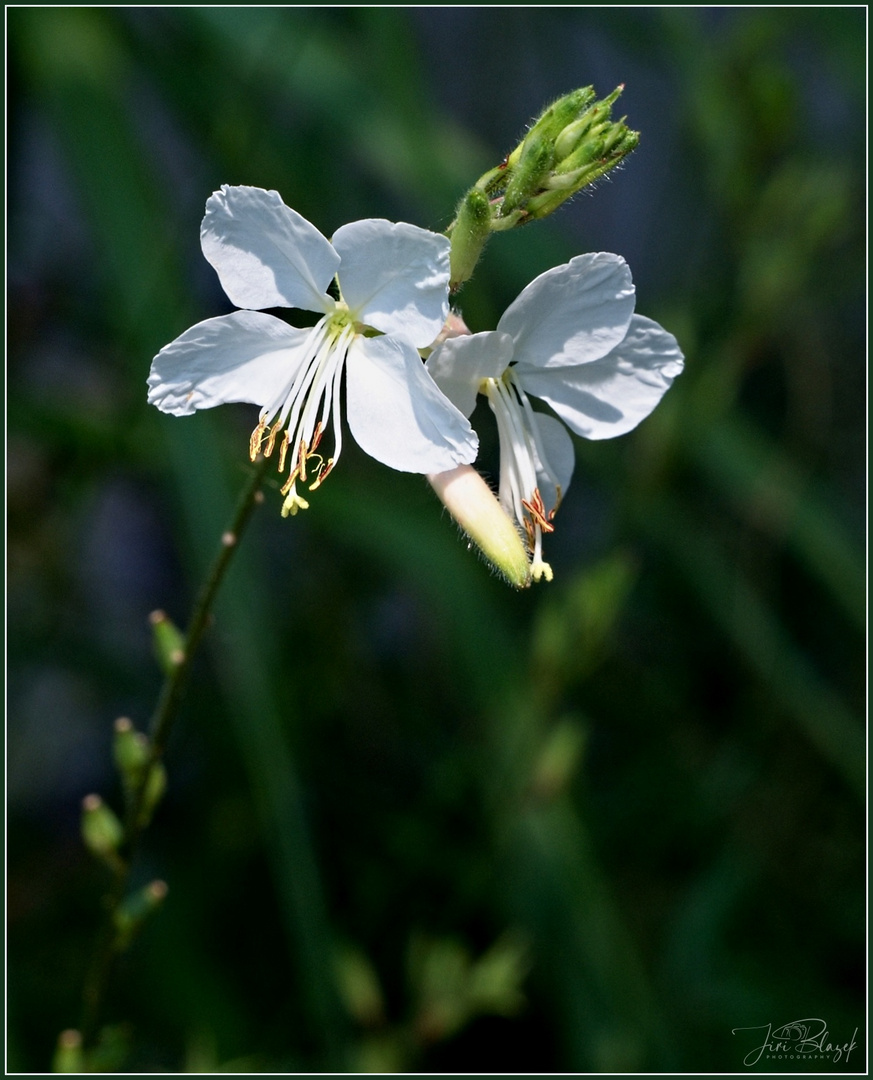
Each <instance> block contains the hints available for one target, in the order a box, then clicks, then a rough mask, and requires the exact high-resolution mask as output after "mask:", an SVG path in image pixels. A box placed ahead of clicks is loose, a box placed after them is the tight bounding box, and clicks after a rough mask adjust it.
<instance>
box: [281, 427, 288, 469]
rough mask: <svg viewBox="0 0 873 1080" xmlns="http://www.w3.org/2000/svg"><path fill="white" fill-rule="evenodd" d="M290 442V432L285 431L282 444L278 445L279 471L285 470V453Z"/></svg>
mask: <svg viewBox="0 0 873 1080" xmlns="http://www.w3.org/2000/svg"><path fill="white" fill-rule="evenodd" d="M290 443H291V432H290V431H287V430H286V431H285V438H284V439H283V440H282V445H281V446H280V447H279V472H284V471H285V455H286V454H287V453H288V446H289V445H290Z"/></svg>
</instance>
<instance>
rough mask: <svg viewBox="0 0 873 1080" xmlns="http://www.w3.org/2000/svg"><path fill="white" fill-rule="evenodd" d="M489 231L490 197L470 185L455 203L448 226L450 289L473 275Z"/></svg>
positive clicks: (455, 287) (489, 233)
mask: <svg viewBox="0 0 873 1080" xmlns="http://www.w3.org/2000/svg"><path fill="white" fill-rule="evenodd" d="M490 235H491V200H490V199H489V198H488V196H487V195H486V194H485V192H484V191H482V190H480V189H479V188H478V187H474V188H471V189H470V190H469V191H468V192H467V194H466V195H465V196H464V198H463V199H462V200H461V203H460V205H459V206H458V212H457V214H456V216H455V220H454V222H453V223H452V225H451V227H450V229H449V236H450V237H451V240H452V247H451V252H450V254H449V266H450V282H449V288H450V289H452V290H454V289H457V288H458V286H459V285H461V284H463V282H465V281H468V280H469V279H470V278H471V277H472V276H473V270H474V269H475V267H476V263H477V262H478V261H479V256H480V255H481V254H482V249H483V248H484V247H485V244H486V242H487V240H488V237H489V236H490Z"/></svg>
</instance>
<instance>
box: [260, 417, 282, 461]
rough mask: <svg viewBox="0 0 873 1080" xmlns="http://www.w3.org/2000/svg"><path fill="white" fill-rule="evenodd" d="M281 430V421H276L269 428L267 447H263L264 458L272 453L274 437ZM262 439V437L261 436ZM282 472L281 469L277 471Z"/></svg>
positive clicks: (274, 443)
mask: <svg viewBox="0 0 873 1080" xmlns="http://www.w3.org/2000/svg"><path fill="white" fill-rule="evenodd" d="M281 428H282V421H281V420H277V421H276V423H275V424H273V426H272V427H271V428H270V434H269V435H268V436H267V445H266V446H265V447H264V457H269V456H270V454H272V453H273V447H274V446H275V445H276V436H277V435H278V434H279V431H280V430H281ZM262 437H263V436H262ZM279 471H280V472H281V471H282V470H281V469H280V470H279Z"/></svg>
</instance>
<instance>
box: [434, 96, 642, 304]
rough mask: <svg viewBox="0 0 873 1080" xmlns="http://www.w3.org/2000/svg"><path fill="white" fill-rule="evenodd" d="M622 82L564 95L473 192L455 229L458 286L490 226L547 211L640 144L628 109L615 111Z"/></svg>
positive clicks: (495, 228)
mask: <svg viewBox="0 0 873 1080" xmlns="http://www.w3.org/2000/svg"><path fill="white" fill-rule="evenodd" d="M623 89H624V86H618V87H616V89H615V90H614V91H613V92H612V93H611V94H610V95H609V96H608V97H605V98H603V100H602V101H595V97H596V95H595V93H594V87H593V86H586V87H584V88H582V89H580V90H574V91H573V92H572V93H570V94H566V95H565V96H564V97H562V98H559V99H558V101H556V102H554V103H553V104H552V105H550V106H549V108H548V109H546V111H545V112H544V113H543V114H542V116H540V117H539V119H537V120H536V121H535V122H534V123H533V124H532V125H531V127H530V129H529V130H528V132H527V134H526V135H525V137H524V138H523V139H522V141H521V142H520V143H519V144H518V146H516V148H515V149H514V150H513V151H512V153H510V154H508V155H507V157H506V159H505V160H504V161H503V162H501V164H500V165H498V166H497V167H496V168H493V169H490V170H489V171H488V172H487V173H485V174H484V175H483V176H481V177H480V178H479V180H478V181H477V182H476V184H474V186H473V187H472V188H471V189H470V190H469V191H468V192H467V194H466V195H465V196H464V198H463V199H462V200H461V203H460V205H459V206H458V210H457V214H456V216H455V220H454V222H453V223H452V226H451V228H450V230H449V235H450V236H451V239H452V251H451V287H452V288H453V289H457V288H458V287H459V286H460V285H461V284H463V282H465V281H467V280H468V279H469V278H470V276H471V275H472V273H473V269H474V267H475V265H476V263H477V261H478V259H479V256H480V255H481V253H482V249H483V248H484V246H485V243H486V242H487V240H488V237H489V236H490V235H491V233H493V232H502V231H504V230H506V229H513V228H515V227H516V226H518V225H524V224H526V223H527V222H529V221H536V220H539V219H540V218H544V217H547V216H548V215H549V214H551V213H553V212H554V211H555V210H557V209H558V207H559V206H561V204H562V203H564V202H566V201H567V199H569V198H571V197H572V196H573V195H575V194H576V193H577V192H579V191H581V190H582V188H584V187H587V186H589V185H590V184H593V183H594V182H595V181H596V180H599V179H600V177H601V176H603V175H604V174H605V173H607V172H609V170H610V169H613V168H615V166H616V165H618V164H619V162H621V161H622V159H623V158H624V157H625V156H626V155H627V154H629V153H630V152H631V150H634V149H635V148H636V146H637V145H638V144H639V140H640V136H639V132H636V131H631V130H630V129H629V128H628V126H627V124H626V123H625V120H626V119H627V117H622V118H621V119H620V120H617V121H614V120H612V118H611V116H612V106H613V105H614V104H615V102H616V101H617V100H618V97H619V95H620V94H621V92H622V90H623Z"/></svg>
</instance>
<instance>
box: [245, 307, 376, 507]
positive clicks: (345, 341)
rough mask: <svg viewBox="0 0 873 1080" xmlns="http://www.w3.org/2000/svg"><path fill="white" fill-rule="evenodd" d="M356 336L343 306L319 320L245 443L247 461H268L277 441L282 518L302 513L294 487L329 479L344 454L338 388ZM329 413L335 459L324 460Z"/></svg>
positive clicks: (305, 504) (303, 504)
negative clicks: (321, 449) (284, 477)
mask: <svg viewBox="0 0 873 1080" xmlns="http://www.w3.org/2000/svg"><path fill="white" fill-rule="evenodd" d="M355 333H356V329H355V325H354V321H353V319H352V316H351V313H350V312H349V309H348V307H347V306H346V305H345V304H342V303H339V304H337V307H336V310H335V311H333V312H332V313H331V314H330V315H325V316H324V317H323V318H322V319H320V320H319V321H318V322H317V323H316V324H315V326H314V327H313V328H312V331H311V332H310V334H309V337H308V338H307V339H306V341H305V342H304V344H303V347H302V351H303V359H302V361H301V363H300V364H299V365H298V366H297V367H296V370H295V373H294V376H293V377H292V379H291V381H290V384H289V385H288V386H286V387H285V388H284V389H283V390H282V392H281V394H279V395H278V396H277V397H276V399H275V400H274V401H273V402H272V403H271V404H270V405H269V406H268V407H267V408H265V409H262V410H261V416H260V419H259V421H258V426H257V427H256V428H255V430H254V431H253V432H252V436H251V439H250V441H249V456H250V457H251V460H252V461H254V460H255V458H256V457H257V456H258V454H259V453H260V454H263V455H264V457H270V455H271V454H272V453H273V450H274V449H275V447H276V443H277V441H279V433H280V432H281V431H282V429H283V428H284V435H282V438H281V441H279V472H280V473H281V472H284V470H285V464H286V462H287V463H288V465H289V473H288V478H287V480H286V481H285V483H284V484H283V485H282V489H281V492H282V494H283V495H284V496H285V501H284V503H283V504H282V517H287V516H288V515H289V514H292V515H293V514H296V513H297V511H298V510H306V509H307V508H308V507H309V503H308V502H307V501H306V499H305V498H303V496H302V495H300V494H299V493H298V491H297V482H298V481H300V482H301V483H306V482H307V481H309V480H311V481H312V482H311V483H309V490H310V491H315V490H316V488H318V486H319V485H320V484H321V483H322V482H323V481H324V480H325V479H326V478H327V476H328V474H329V473H330V472H331V470H332V469H333V467H334V466H335V465H336V463H337V462H338V461H339V456H340V451H341V450H342V425H341V409H340V386H341V384H342V373H343V366H344V364H345V359H346V356H347V354H348V350H349V345H350V344H351V342H352V339H353V338H354V336H355ZM331 414H333V438H334V448H333V454H332V455H331V456H330V457H327V458H325V456H324V455H323V454H320V453H317V450H318V447H319V444H320V443H321V439H322V436H323V435H324V432H325V430H326V429H327V427H328V424H329V423H330V421H331Z"/></svg>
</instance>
